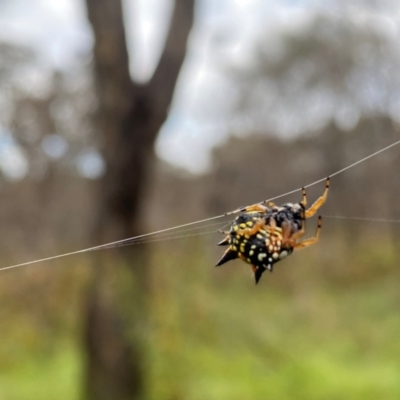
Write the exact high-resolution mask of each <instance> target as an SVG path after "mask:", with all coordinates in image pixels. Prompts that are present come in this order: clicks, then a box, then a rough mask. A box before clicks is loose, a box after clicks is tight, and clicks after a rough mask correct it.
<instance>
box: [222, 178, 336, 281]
mask: <svg viewBox="0 0 400 400" xmlns="http://www.w3.org/2000/svg"><path fill="white" fill-rule="evenodd" d="M329 183H330V181H329V177H328V178H327V179H326V183H325V190H324V192H323V194H322V196H320V197H319V198H318V199H317V201H315V203H314V204H313V205H312V206H311V207H310V208H308V209H306V206H307V195H306V191H305V189H304V188H303V189H302V196H303V197H302V200H301V202H299V203H294V204H293V203H285V204H283V205H282V206H277V205H275V204H274V203H271V202H267V201H264V202H263V203H258V204H253V205H251V206H247V207H244V208H242V209H239V210H238V211H240V212H241V213H240V214H239V216H238V217H237V218H236V219H235V220H234V221H233V223H232V225H231V227H230V230H229V231H228V232H221V233H224V234H226V235H227V236H226V237H225V239H223V240H222V241H221V242H220V243H218V245H220V246H223V245H229V247H228V249H227V250H226V251H225V253H224V255H223V256H222V258H221V259H220V260H219V261H218V263H217V265H216V266H220V265H222V264H224V263H226V262H227V261H230V260H233V259H236V258H240V259H242V260H243V261H245V262H247V263H248V264H251V266H252V269H253V273H254V277H255V282H256V283H258V282H259V280H260V278H261V276H262V274H263V273H264V272H265V271H266V270H269V271H270V272H272V271H273V266H274V264H275V263H277V262H278V261H280V260H282V259H283V258H285V257H287V256H288V255H289V254H291V253H292V252H293V250H296V249H301V248H304V247H308V246H310V245H312V244H314V243H316V242H317V241H318V238H319V234H320V230H321V226H322V218H321V217H320V216H319V217H318V224H317V230H316V233H315V236H314V237H311V238H309V239H304V240H299V239H300V238H301V237H302V236H303V235H304V234H305V220H306V219H308V218H311V217H312V216H314V215H315V214H316V212H317V211H318V209H319V208H320V207H321V206H322V205H323V204H324V203H325V201H326V199H327V196H328V191H329Z"/></svg>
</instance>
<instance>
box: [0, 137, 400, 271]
mask: <svg viewBox="0 0 400 400" xmlns="http://www.w3.org/2000/svg"><path fill="white" fill-rule="evenodd" d="M398 144H400V140H398V141H397V142H395V143H392V144H391V145H389V146H386V147H384V148H383V149H380V150H378V151H376V152H375V153H372V154H370V155H368V156H366V157H364V158H362V159H361V160H358V161H356V162H354V163H352V164H350V165H348V166H347V167H344V168H342V169H340V170H339V171H336V172H334V173H332V174H330V175H329V176H330V177H331V178H332V177H334V176H336V175H339V174H341V173H343V172H345V171H347V170H349V169H350V168H353V167H355V166H356V165H358V164H361V163H363V162H365V161H367V160H369V159H370V158H372V157H375V156H377V155H378V154H381V153H383V152H384V151H387V150H389V149H390V148H392V147H394V146H397V145H398ZM325 179H326V177H324V178H321V179H319V180H317V181H315V182H313V183H310V184H308V185H306V186H304V187H305V188H309V187H311V186H314V185H316V184H318V183H320V182H323V181H325ZM301 189H302V188H298V189H294V190H291V191H290V192H287V193H284V194H281V195H279V196H275V197H272V198H270V199H267V200H263V201H260V202H259V203H256V204H261V203H264V202H268V201H272V200H276V199H279V198H281V197H285V196H288V195H290V194H292V193H296V192H298V191H300V190H301ZM239 211H240V209H237V210H234V211H231V212H228V213H225V214H221V215H217V216H214V217H210V218H205V219H202V220H199V221H194V222H189V223H187V224H183V225H178V226H174V227H171V228H166V229H161V230H158V231H155V232H150V233H145V234H143V235H139V236H134V237H131V238H127V239H122V240H117V241H115V242H111V243H106V244H102V245H99V246H94V247H89V248H86V249H82V250H78V251H72V252H70V253H65V254H59V255H56V256H52V257H46V258H41V259H39V260H34V261H28V262H24V263H21V264H15V265H10V266H8V267H3V268H0V271H5V270H7V269H12V268H18V267H22V266H26V265H31V264H37V263H40V262H44V261H50V260H55V259H58V258H64V257H69V256H72V255H75V254H82V253H87V252H90V251H95V250H101V249H111V248H113V247H119V246H123V245H129V244H134V243H136V241H138V242H139V243H142V242H140V241H139V239H142V238H149V237H150V236H155V235H159V234H164V233H166V232H171V231H173V230H178V229H181V228H186V227H192V226H193V225H197V224H201V223H204V222H208V221H213V220H217V219H220V218H223V217H226V216H228V215H232V214H236V213H238V212H239ZM382 222H383V221H382ZM177 233H179V232H177ZM200 234H201V233H200ZM194 235H195V234H194ZM155 239H157V238H155ZM167 239H168V238H159V241H161V240H167ZM139 243H137V244H139Z"/></svg>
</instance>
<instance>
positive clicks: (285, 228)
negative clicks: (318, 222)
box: [282, 211, 306, 247]
mask: <svg viewBox="0 0 400 400" xmlns="http://www.w3.org/2000/svg"><path fill="white" fill-rule="evenodd" d="M304 215H305V212H304V211H303V212H302V215H301V229H300V230H298V231H297V232H293V231H292V227H291V225H290V221H285V222H283V224H282V244H283V246H284V247H286V246H287V247H294V246H295V245H296V244H297V243H296V240H297V239H299V238H300V237H302V236H303V235H304V234H305V233H306V224H305V217H304Z"/></svg>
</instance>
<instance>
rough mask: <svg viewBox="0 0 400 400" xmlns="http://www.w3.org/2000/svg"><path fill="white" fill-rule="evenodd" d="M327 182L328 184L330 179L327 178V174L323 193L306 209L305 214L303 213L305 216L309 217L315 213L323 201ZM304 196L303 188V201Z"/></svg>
mask: <svg viewBox="0 0 400 400" xmlns="http://www.w3.org/2000/svg"><path fill="white" fill-rule="evenodd" d="M329 184H330V180H329V176H328V178H326V183H325V190H324V193H322V196H321V197H319V198H318V199H317V201H316V202H315V203H314V204H313V205H312V206H311V207H310V208H309V209H308V210H306V215H305V217H306V218H311V217H312V216H313V215H315V213H316V212H317V211H318V209H319V208H320V207H321V206H322V205H323V204H324V203H325V201H326V199H327V197H328V191H329ZM304 196H305V191H304V189H303V201H304ZM306 201H307V200H306ZM303 204H304V203H303Z"/></svg>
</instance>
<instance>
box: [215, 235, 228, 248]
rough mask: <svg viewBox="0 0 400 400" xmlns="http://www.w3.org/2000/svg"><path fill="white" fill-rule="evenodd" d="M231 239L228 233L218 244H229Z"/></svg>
mask: <svg viewBox="0 0 400 400" xmlns="http://www.w3.org/2000/svg"><path fill="white" fill-rule="evenodd" d="M229 239H230V236H229V235H228V236H227V237H226V238H225V239H223V240H221V241H220V242H219V243H218V244H217V246H226V245H227V244H229Z"/></svg>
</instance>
